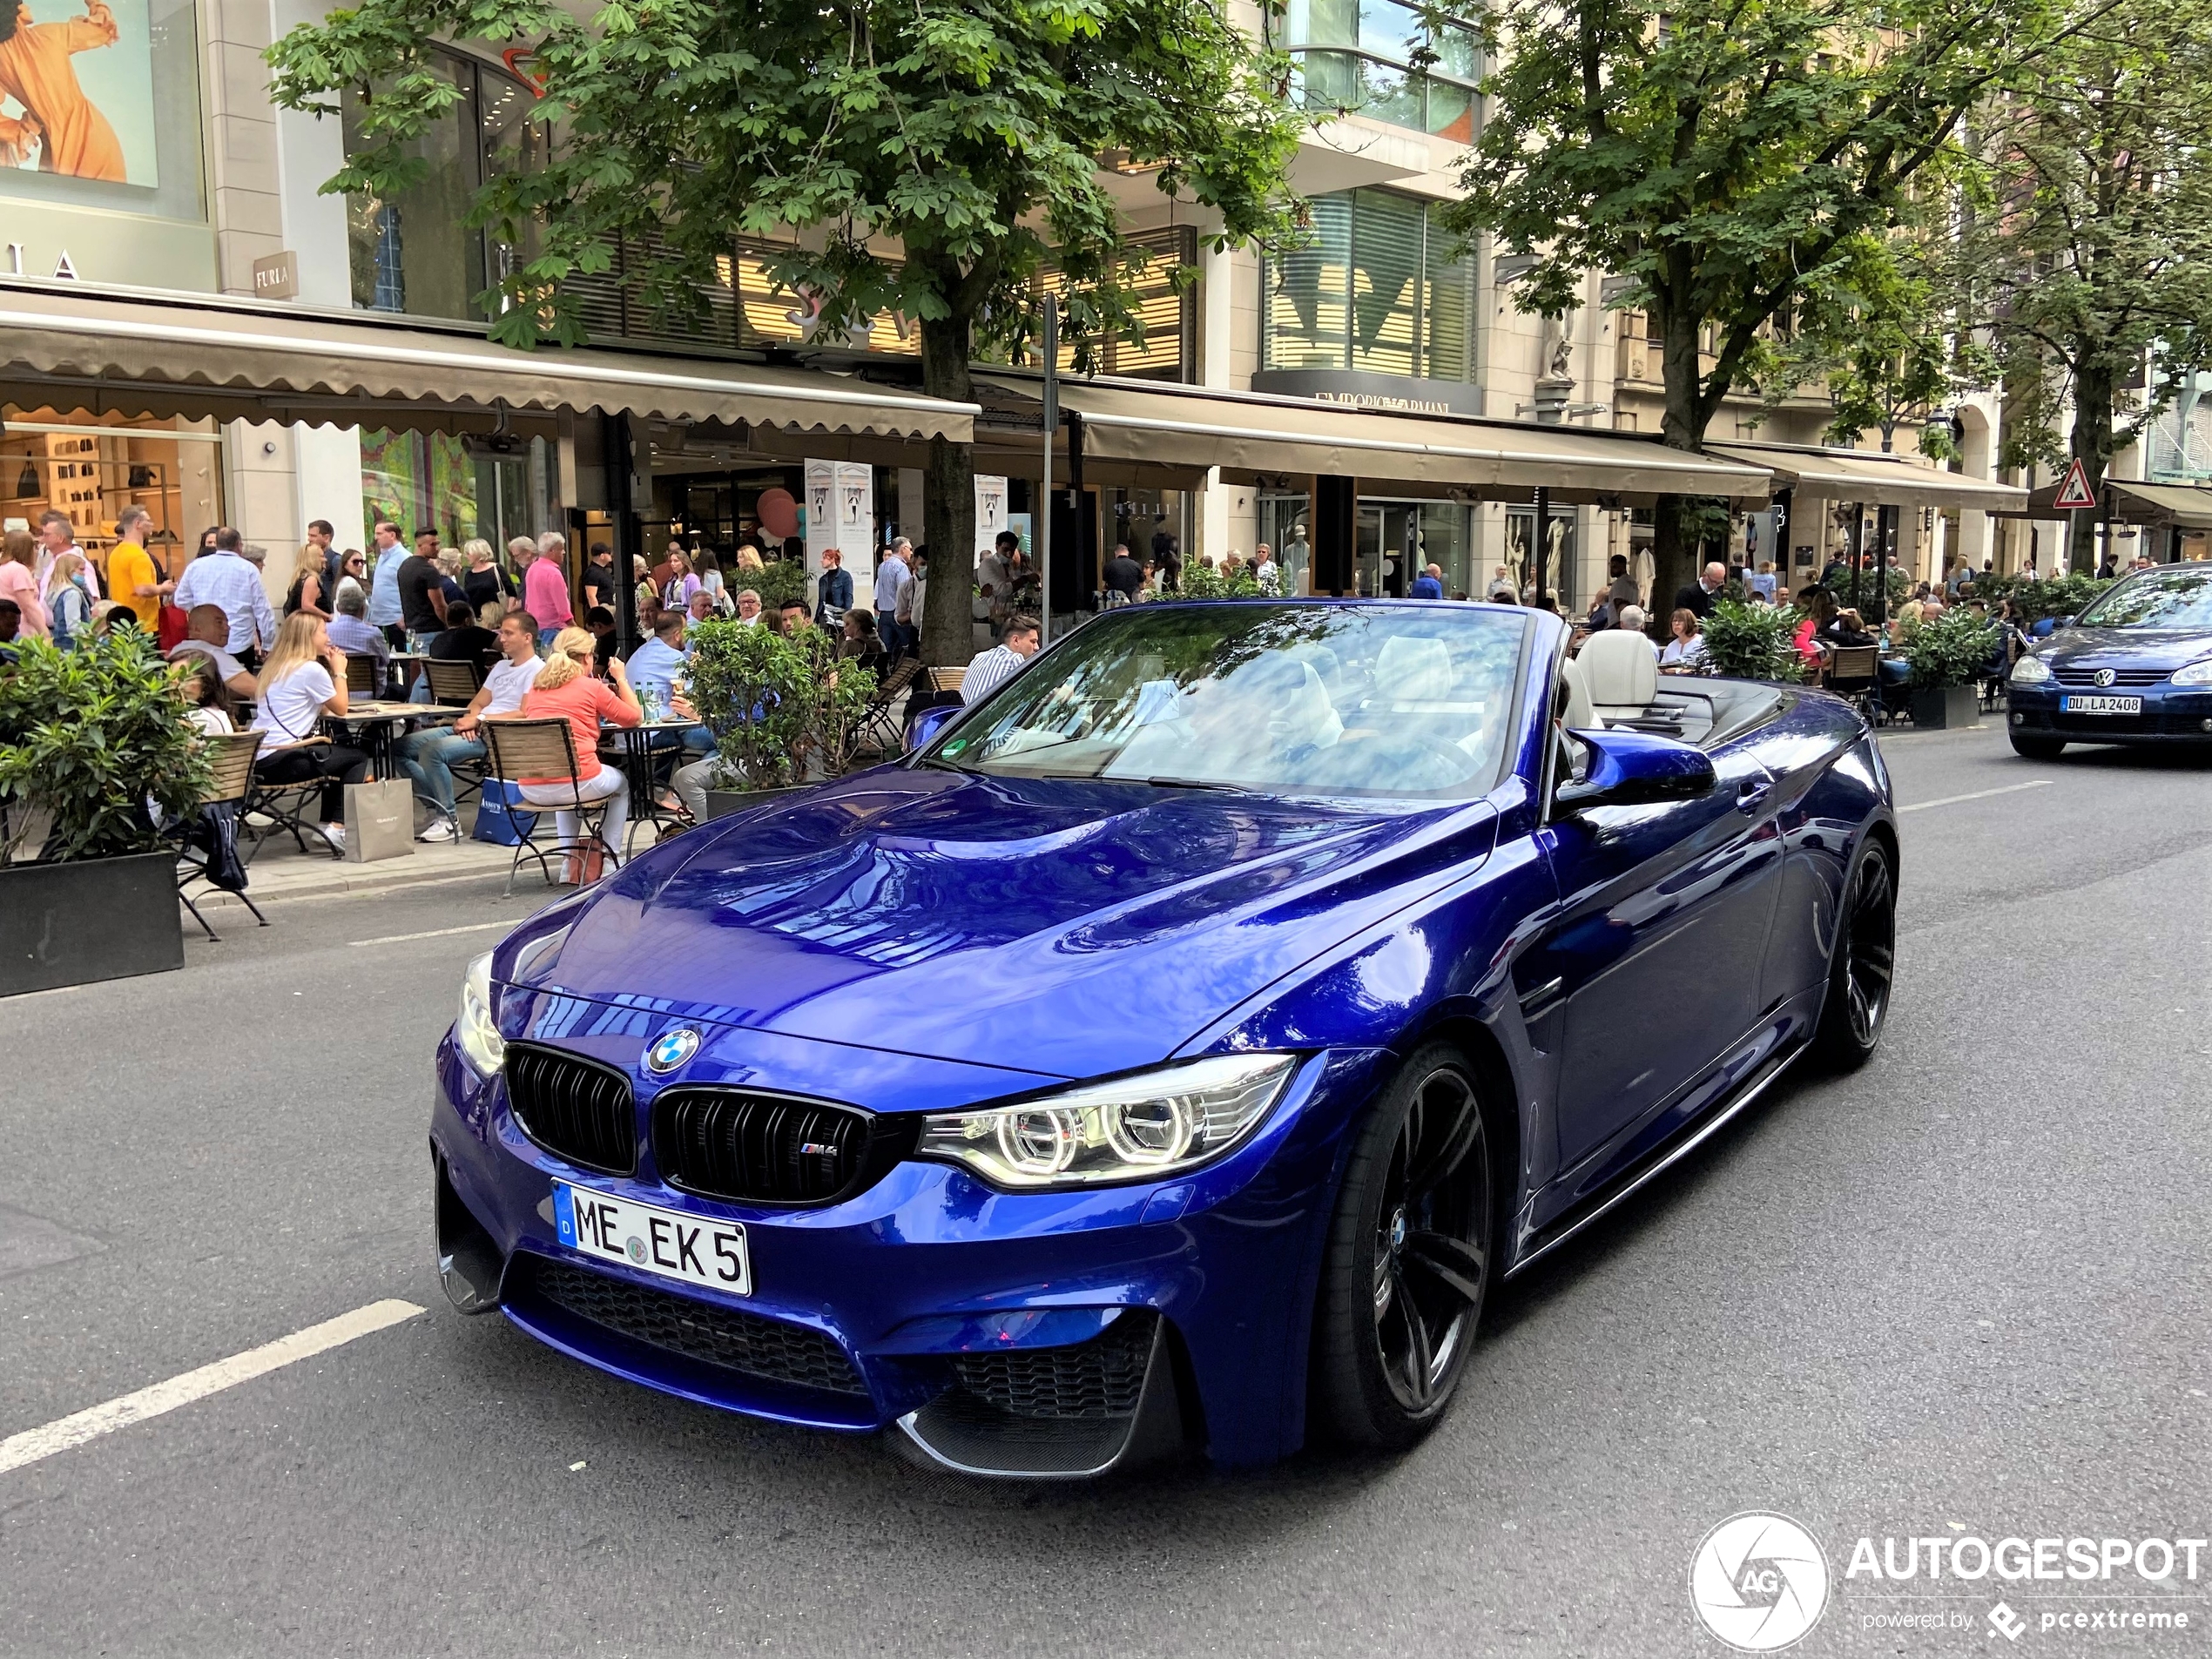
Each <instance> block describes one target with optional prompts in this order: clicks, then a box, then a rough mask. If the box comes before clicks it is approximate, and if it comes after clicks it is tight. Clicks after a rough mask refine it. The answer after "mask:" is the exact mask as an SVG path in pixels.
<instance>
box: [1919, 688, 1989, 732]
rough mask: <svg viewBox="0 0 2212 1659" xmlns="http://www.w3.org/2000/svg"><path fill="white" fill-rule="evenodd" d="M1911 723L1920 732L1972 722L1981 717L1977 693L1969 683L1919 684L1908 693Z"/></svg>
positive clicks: (1938, 730)
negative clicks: (1909, 696)
mask: <svg viewBox="0 0 2212 1659" xmlns="http://www.w3.org/2000/svg"><path fill="white" fill-rule="evenodd" d="M1980 719H1981V695H1980V693H1979V692H1978V691H1975V690H1974V688H1973V686H1971V685H1941V686H1937V685H1923V686H1920V687H1919V688H1918V689H1916V690H1915V691H1913V693H1912V724H1913V725H1914V726H1915V727H1917V728H1918V729H1919V730H1921V731H1924V732H1941V731H1945V730H1946V729H1949V728H1952V727H1956V726H1964V725H1976V724H1978V723H1979V721H1980Z"/></svg>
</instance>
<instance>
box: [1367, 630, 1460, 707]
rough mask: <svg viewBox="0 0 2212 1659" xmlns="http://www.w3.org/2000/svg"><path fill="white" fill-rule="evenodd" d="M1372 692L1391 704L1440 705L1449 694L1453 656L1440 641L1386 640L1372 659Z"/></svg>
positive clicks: (1450, 692) (1399, 636) (1401, 637)
mask: <svg viewBox="0 0 2212 1659" xmlns="http://www.w3.org/2000/svg"><path fill="white" fill-rule="evenodd" d="M1375 690H1376V691H1377V693H1378V694H1379V695H1380V696H1382V697H1384V698H1386V699H1388V700H1389V701H1390V702H1393V703H1440V702H1442V701H1444V699H1445V698H1448V697H1450V696H1451V695H1452V653H1451V652H1450V651H1448V650H1447V649H1446V647H1445V644H1444V642H1443V641H1442V640H1440V639H1410V638H1407V637H1406V636H1405V635H1403V634H1399V635H1396V636H1394V637H1392V638H1389V639H1386V640H1385V641H1383V648H1382V651H1381V653H1380V655H1379V656H1378V657H1377V658H1375Z"/></svg>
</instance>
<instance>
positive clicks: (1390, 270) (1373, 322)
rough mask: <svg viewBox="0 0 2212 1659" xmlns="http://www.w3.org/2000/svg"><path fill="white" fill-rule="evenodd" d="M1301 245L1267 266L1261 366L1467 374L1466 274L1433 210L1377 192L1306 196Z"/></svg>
mask: <svg viewBox="0 0 2212 1659" xmlns="http://www.w3.org/2000/svg"><path fill="white" fill-rule="evenodd" d="M1312 214H1313V219H1312V237H1311V239H1309V241H1308V242H1307V244H1306V246H1304V247H1300V248H1295V249H1292V250H1291V251H1290V252H1289V253H1285V254H1283V255H1281V256H1280V257H1279V258H1278V259H1275V260H1271V261H1269V263H1268V266H1267V268H1266V275H1265V280H1264V284H1263V292H1264V299H1265V307H1266V313H1265V316H1264V320H1263V321H1262V325H1261V330H1262V336H1263V341H1264V358H1265V361H1264V365H1263V367H1264V368H1269V369H1316V368H1340V369H1364V370H1366V371H1367V372H1369V373H1371V374H1400V375H1408V376H1420V377H1424V378H1426V379H1430V380H1448V381H1467V380H1470V379H1472V378H1473V371H1474V357H1473V353H1472V349H1471V347H1472V345H1473V333H1474V331H1473V328H1472V327H1471V326H1470V325H1471V322H1472V319H1473V315H1474V265H1473V262H1472V261H1471V260H1467V259H1466V258H1465V257H1463V256H1461V255H1460V254H1459V253H1458V252H1457V239H1456V238H1454V237H1453V235H1452V234H1451V233H1449V232H1447V231H1446V230H1445V229H1444V228H1443V226H1440V224H1438V223H1437V222H1436V210H1435V208H1434V206H1433V205H1432V204H1430V203H1426V202H1423V201H1420V200H1419V199H1415V198H1413V197H1411V196H1399V195H1396V194H1393V192H1389V191H1383V190H1354V191H1343V192H1338V193H1336V194H1334V195H1326V196H1317V197H1315V198H1314V199H1313V200H1312Z"/></svg>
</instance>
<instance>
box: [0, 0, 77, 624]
mask: <svg viewBox="0 0 2212 1659" xmlns="http://www.w3.org/2000/svg"><path fill="white" fill-rule="evenodd" d="M0 3H4V0H0ZM64 553H74V554H76V555H77V556H78V557H80V558H83V559H84V570H85V576H84V590H85V591H86V592H87V593H89V594H91V596H92V597H94V598H95V599H97V598H98V597H100V581H99V573H98V571H97V570H93V569H92V561H91V556H89V555H87V554H86V553H85V551H84V549H83V548H81V547H79V546H78V545H77V526H76V524H75V523H73V522H72V521H71V518H70V516H69V515H68V514H67V513H63V512H57V511H56V510H54V509H52V508H48V509H46V510H45V511H44V512H43V513H41V514H39V515H38V581H39V583H40V585H41V586H44V584H45V583H46V581H47V579H48V578H49V577H51V576H52V575H53V573H54V561H55V560H56V559H57V558H59V557H61V556H62V555H63V554H64Z"/></svg>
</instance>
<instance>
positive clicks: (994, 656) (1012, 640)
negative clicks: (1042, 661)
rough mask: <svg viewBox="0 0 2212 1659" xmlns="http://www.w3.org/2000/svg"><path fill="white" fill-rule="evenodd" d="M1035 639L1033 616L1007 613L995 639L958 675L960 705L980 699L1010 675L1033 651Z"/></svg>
mask: <svg viewBox="0 0 2212 1659" xmlns="http://www.w3.org/2000/svg"><path fill="white" fill-rule="evenodd" d="M1037 639H1038V631H1037V619H1036V618H1035V617H1010V618H1009V619H1008V622H1007V624H1006V632H1005V634H1004V635H1003V636H1002V637H1001V639H1000V640H999V643H998V644H995V645H994V646H992V647H991V648H990V650H988V651H984V652H983V653H982V654H981V655H980V656H978V657H977V658H975V660H974V662H972V663H970V664H968V672H966V673H965V674H963V675H961V677H960V702H961V707H962V708H968V707H970V706H972V705H974V704H977V703H981V701H982V700H983V699H984V698H987V697H988V696H989V695H990V694H991V693H992V692H993V691H997V690H998V688H999V687H1000V686H1001V685H1005V684H1006V683H1007V681H1008V680H1010V679H1012V678H1014V676H1015V674H1016V673H1018V672H1019V671H1021V667H1022V664H1024V663H1026V662H1028V660H1029V658H1032V657H1034V656H1035V655H1036V654H1037Z"/></svg>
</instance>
